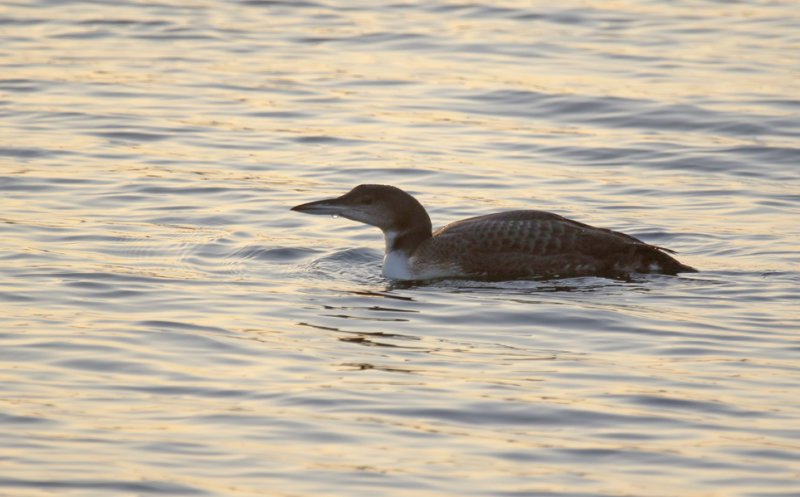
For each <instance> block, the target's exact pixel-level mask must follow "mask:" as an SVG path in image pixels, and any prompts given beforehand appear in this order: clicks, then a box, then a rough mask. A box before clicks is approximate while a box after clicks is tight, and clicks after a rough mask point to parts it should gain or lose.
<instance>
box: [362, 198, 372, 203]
mask: <svg viewBox="0 0 800 497" xmlns="http://www.w3.org/2000/svg"><path fill="white" fill-rule="evenodd" d="M361 203H362V204H364V205H370V204H371V203H372V197H367V198H365V199H364V200H362V201H361Z"/></svg>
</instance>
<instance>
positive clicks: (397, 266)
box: [383, 250, 414, 280]
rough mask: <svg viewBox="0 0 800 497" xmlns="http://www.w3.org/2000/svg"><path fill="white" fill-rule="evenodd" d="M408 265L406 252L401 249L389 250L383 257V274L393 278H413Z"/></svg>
mask: <svg viewBox="0 0 800 497" xmlns="http://www.w3.org/2000/svg"><path fill="white" fill-rule="evenodd" d="M408 266H409V260H408V258H407V257H406V255H405V254H404V253H402V252H400V251H399V250H395V251H392V252H389V253H387V254H386V256H385V257H384V258H383V276H385V277H386V278H391V279H393V280H413V279H414V277H413V276H412V275H411V270H410V269H409V267H408Z"/></svg>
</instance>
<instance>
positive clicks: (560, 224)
mask: <svg viewBox="0 0 800 497" xmlns="http://www.w3.org/2000/svg"><path fill="white" fill-rule="evenodd" d="M414 255H415V257H414V258H415V264H417V265H418V266H419V267H418V270H419V271H420V272H421V273H425V272H435V271H431V270H430V268H435V267H438V268H440V269H441V272H443V273H447V272H450V273H453V274H448V275H446V276H454V277H455V276H465V277H484V278H491V279H506V278H522V277H543V278H551V277H570V276H582V275H605V276H613V277H620V276H626V275H627V274H629V273H631V272H661V273H667V274H675V273H677V272H681V271H693V269H692V268H690V267H688V266H684V265H683V264H680V263H679V262H678V261H676V260H675V259H673V258H672V257H670V256H669V255H668V254H666V253H665V251H664V249H661V248H659V247H655V246H653V245H648V244H646V243H644V242H642V241H641V240H638V239H636V238H634V237H632V236H629V235H625V234H623V233H618V232H615V231H611V230H607V229H603V228H595V227H593V226H589V225H587V224H583V223H579V222H577V221H572V220H570V219H567V218H564V217H562V216H559V215H558V214H553V213H550V212H544V211H535V210H521V211H510V212H501V213H497V214H489V215H486V216H479V217H473V218H469V219H464V220H462V221H457V222H455V223H452V224H449V225H447V226H445V227H443V228H441V229H440V230H438V231H436V232H435V233H434V234H433V236H432V237H431V238H430V239H428V240H426V241H425V242H423V243H422V244H421V245H420V246H419V247H418V248H417V250H416V251H415V254H414ZM426 267H427V268H428V271H426Z"/></svg>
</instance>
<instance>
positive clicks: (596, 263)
mask: <svg viewBox="0 0 800 497" xmlns="http://www.w3.org/2000/svg"><path fill="white" fill-rule="evenodd" d="M291 210H293V211H297V212H305V213H307V214H328V215H333V216H342V217H344V218H347V219H352V220H353V221H359V222H362V223H365V224H369V225H372V226H377V227H378V228H380V229H381V230H382V231H383V235H384V238H385V241H386V253H385V256H384V260H383V275H384V276H385V277H386V278H389V279H394V280H428V279H441V278H472V279H489V280H495V281H498V280H510V279H520V278H535V279H547V278H569V277H577V276H603V277H610V278H627V277H629V275H630V273H661V274H670V275H674V274H677V273H682V272H696V271H697V270H696V269H694V268H692V267H689V266H686V265H684V264H681V263H680V262H678V261H677V260H675V259H674V258H672V257H671V256H670V255H669V253H675V252H674V251H672V250H669V249H665V248H662V247H656V246H655V245H649V244H647V243H644V242H642V241H641V240H638V239H636V238H634V237H632V236H629V235H626V234H624V233H618V232H616V231H611V230H608V229H604V228H595V227H593V226H589V225H588V224H583V223H579V222H577V221H572V220H570V219H567V218H565V217H562V216H559V215H558V214H553V213H550V212H544V211H537V210H516V211H508V212H499V213H496V214H488V215H485V216H478V217H472V218H469V219H464V220H461V221H456V222H454V223H451V224H448V225H447V226H445V227H443V228H441V229H439V230H437V231H436V232H434V233H431V220H430V217H429V216H428V213H427V212H426V211H425V208H424V207H423V206H422V204H420V203H419V201H417V199H415V198H414V197H412V196H411V195H409V194H408V193H406V192H404V191H403V190H401V189H399V188H397V187H394V186H389V185H359V186H356V187H355V188H353V189H352V190H350V191H349V192H348V193H346V194H344V195H342V196H341V197H337V198H332V199H326V200H317V201H314V202H308V203H305V204H301V205H297V206H295V207H292V209H291Z"/></svg>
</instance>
